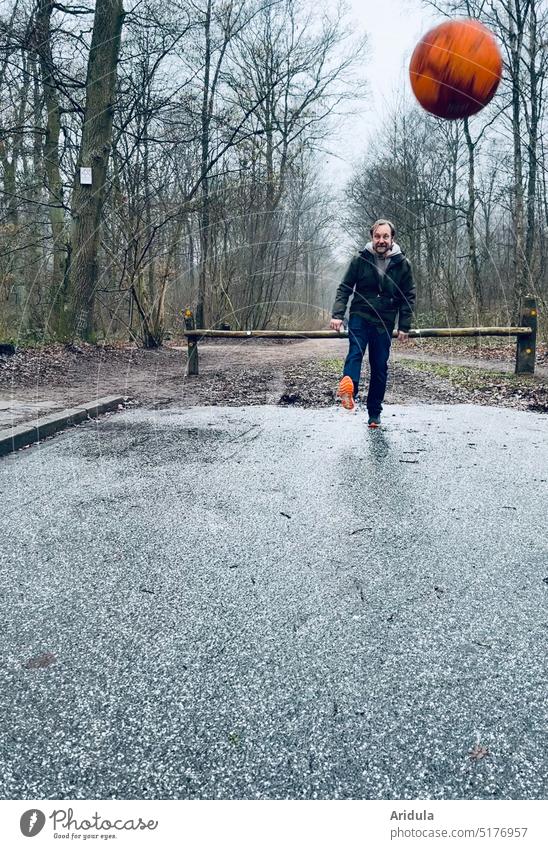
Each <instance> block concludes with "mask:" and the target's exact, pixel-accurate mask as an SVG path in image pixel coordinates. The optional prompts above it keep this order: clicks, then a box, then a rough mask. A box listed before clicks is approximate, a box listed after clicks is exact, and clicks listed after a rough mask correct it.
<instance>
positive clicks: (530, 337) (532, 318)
mask: <svg viewBox="0 0 548 849" xmlns="http://www.w3.org/2000/svg"><path fill="white" fill-rule="evenodd" d="M521 322H522V326H521V327H424V328H420V329H419V328H413V329H412V330H410V331H409V338H410V339H426V338H428V337H430V338H436V337H438V338H447V337H451V338H452V337H459V336H516V337H517V344H516V368H515V373H516V374H534V372H535V354H536V337H537V305H536V300H535V298H533V297H530V296H527V297H526V298H525V299H524V301H523V306H522V310H521ZM184 335H185V336H186V338H187V342H188V369H187V373H188V374H189V375H196V374H198V370H199V364H198V341H199V340H200V339H210V338H217V339H347V338H348V331H343V332H342V333H338V332H337V331H336V330H205V329H204V330H200V329H196V328H194V319H193V316H192V312H191V311H190V310H186V311H185V332H184ZM397 335H398V333H397V331H396V330H395V331H394V332H393V333H392V336H393V337H397Z"/></svg>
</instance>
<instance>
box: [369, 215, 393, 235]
mask: <svg viewBox="0 0 548 849" xmlns="http://www.w3.org/2000/svg"><path fill="white" fill-rule="evenodd" d="M381 224H386V225H388V227H390V234H391V236H392V238H394V236H395V235H396V228H395V227H394V225H393V224H392V222H391V221H389V220H388V218H378V219H377V220H376V221H375V223H374V224H372V225H371V229H370V230H369V233H370V235H371V236H372V235H373V233H374V232H375V230H376V229H377V227H380V226H381Z"/></svg>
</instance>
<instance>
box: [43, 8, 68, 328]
mask: <svg viewBox="0 0 548 849" xmlns="http://www.w3.org/2000/svg"><path fill="white" fill-rule="evenodd" d="M53 8H54V3H53V0H39V3H38V8H37V11H36V24H35V38H36V44H35V50H36V53H37V55H38V60H39V64H40V76H41V80H42V88H43V91H44V103H45V106H46V112H47V124H46V134H45V142H44V148H43V159H44V172H45V178H46V179H45V183H46V188H47V191H48V203H49V210H48V212H49V222H50V227H51V235H52V238H53V275H52V278H51V284H50V297H49V298H48V301H49V304H50V308H51V322H52V325H53V330H54V332H59V331H60V330H61V329H62V309H63V307H64V305H65V304H66V297H67V292H66V288H65V286H66V272H67V263H68V256H69V245H68V240H69V236H68V233H67V232H66V230H65V217H64V213H63V184H62V180H61V171H60V166H59V134H60V129H61V109H60V106H59V92H58V91H57V88H56V87H55V81H54V78H53V68H54V63H53V57H52V43H51V15H52V11H53Z"/></svg>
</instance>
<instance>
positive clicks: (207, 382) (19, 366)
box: [0, 337, 548, 426]
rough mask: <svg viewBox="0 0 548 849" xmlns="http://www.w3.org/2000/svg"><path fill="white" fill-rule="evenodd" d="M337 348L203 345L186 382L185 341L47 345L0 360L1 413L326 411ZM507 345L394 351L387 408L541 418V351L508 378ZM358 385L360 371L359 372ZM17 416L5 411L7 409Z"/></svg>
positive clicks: (310, 343) (328, 344) (547, 370)
mask: <svg viewBox="0 0 548 849" xmlns="http://www.w3.org/2000/svg"><path fill="white" fill-rule="evenodd" d="M347 347H348V343H347V341H346V340H345V339H341V340H338V339H333V340H330V339H329V340H324V339H305V340H295V341H293V340H267V339H253V340H230V341H227V340H224V339H223V340H218V339H216V340H208V341H207V343H206V342H203V343H200V345H199V368H200V374H199V375H198V376H192V377H189V376H187V375H186V373H185V372H186V345H185V343H184V340H182V341H179V342H176V341H172V342H169V343H168V344H167V345H166V347H164V348H162V349H160V350H156V351H147V350H143V349H141V348H137V347H135V346H134V345H130V344H117V345H105V346H97V347H96V346H91V345H79V346H69V345H51V346H47V347H44V348H40V349H22V350H19V351H17V353H15V354H13V355H11V356H6V355H0V407H1V409H2V410H3V411H4V417H3V419H4V421H3V424H4V426H6V414H11V416H12V418H11V421H10V423H11V424H18V423H21V422H22V421H26V420H28V419H31V418H35V417H36V416H37V415H43V414H45V413H48V412H54V411H56V410H58V409H63V408H67V407H73V406H76V405H78V404H82V403H86V402H89V401H92V400H93V399H95V398H99V397H103V396H106V395H124V396H129V397H130V398H131V399H132V402H133V403H134V404H139V405H144V406H147V407H151V408H159V407H166V406H169V405H171V404H173V405H177V406H179V407H180V406H194V405H225V406H226V405H228V406H240V405H255V404H276V405H282V406H283V405H287V406H288V405H291V406H302V407H326V406H330V405H332V404H334V403H335V393H336V389H337V381H338V378H339V377H340V373H341V369H342V364H343V362H344V357H345V355H346V350H347ZM514 361H515V342H514V341H513V340H509V341H506V340H502V341H501V340H500V339H497V338H490V337H489V338H480V339H479V340H475V339H462V340H451V339H447V340H445V339H444V340H442V339H435V340H431V339H428V340H425V339H419V340H410V341H408V342H407V343H406V344H402V343H398V342H394V343H393V345H392V352H391V357H390V377H389V384H388V390H387V395H386V403H387V404H406V403H415V404H453V403H459V404H462V403H474V404H481V405H490V406H504V407H513V408H515V409H520V410H531V411H535V412H548V346H547V345H545V344H544V345H543V344H541V345H539V346H538V348H537V362H536V369H535V375H531V376H525V375H520V376H516V375H515V374H514V373H513V372H514ZM363 378H364V380H367V365H366V364H364V375H363ZM14 405H18V406H17V410H16V411H15V412H14V410H15V407H14Z"/></svg>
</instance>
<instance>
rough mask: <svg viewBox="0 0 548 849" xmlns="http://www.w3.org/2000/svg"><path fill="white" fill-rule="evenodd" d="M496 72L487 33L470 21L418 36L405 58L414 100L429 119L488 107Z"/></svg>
mask: <svg viewBox="0 0 548 849" xmlns="http://www.w3.org/2000/svg"><path fill="white" fill-rule="evenodd" d="M501 74H502V57H501V55H500V50H499V48H498V45H497V42H496V41H495V38H494V36H493V34H492V33H491V31H490V30H488V29H487V27H485V26H484V25H483V24H481V23H480V22H479V21H476V20H473V19H471V18H465V19H459V20H453V21H446V22H445V23H443V24H440V25H439V26H437V27H434V29H431V30H430V31H429V32H427V33H426V35H424V36H423V37H422V38H421V40H420V41H419V43H418V44H417V46H416V47H415V50H414V51H413V55H412V56H411V62H410V64H409V77H410V79H411V88H412V89H413V93H414V94H415V97H416V98H417V100H418V101H419V103H420V104H421V106H422V107H423V108H424V109H426V111H427V112H431V113H432V115H437V116H438V118H447V119H449V120H454V119H456V118H467V117H468V116H469V115H474V114H475V113H476V112H479V111H480V109H483V107H484V106H485V105H486V104H487V103H489V101H490V100H491V98H492V97H493V95H494V94H495V92H496V90H497V86H498V84H499V82H500V77H501Z"/></svg>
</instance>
